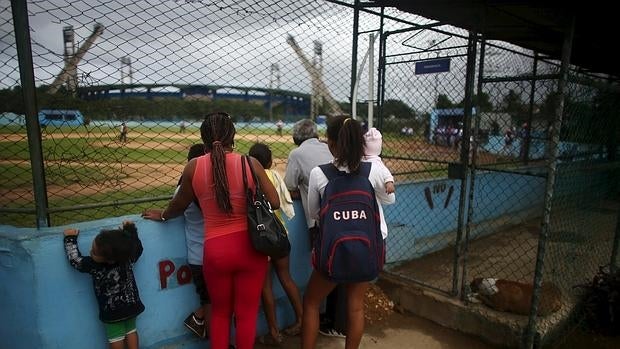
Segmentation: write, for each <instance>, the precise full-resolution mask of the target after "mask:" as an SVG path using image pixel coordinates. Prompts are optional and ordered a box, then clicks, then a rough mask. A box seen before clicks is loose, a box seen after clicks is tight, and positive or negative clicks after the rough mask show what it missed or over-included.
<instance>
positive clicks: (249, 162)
mask: <svg viewBox="0 0 620 349" xmlns="http://www.w3.org/2000/svg"><path fill="white" fill-rule="evenodd" d="M245 157H246V158H247V155H245ZM247 161H248V165H249V166H250V173H252V179H253V180H254V186H256V192H261V190H260V183H258V180H257V179H256V173H255V172H254V167H252V161H250V158H247Z"/></svg>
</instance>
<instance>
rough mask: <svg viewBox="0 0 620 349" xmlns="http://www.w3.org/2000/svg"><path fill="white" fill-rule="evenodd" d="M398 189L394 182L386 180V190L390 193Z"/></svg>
mask: <svg viewBox="0 0 620 349" xmlns="http://www.w3.org/2000/svg"><path fill="white" fill-rule="evenodd" d="M395 191H396V188H395V187H394V182H386V183H385V192H386V193H388V194H392V193H394V192H395Z"/></svg>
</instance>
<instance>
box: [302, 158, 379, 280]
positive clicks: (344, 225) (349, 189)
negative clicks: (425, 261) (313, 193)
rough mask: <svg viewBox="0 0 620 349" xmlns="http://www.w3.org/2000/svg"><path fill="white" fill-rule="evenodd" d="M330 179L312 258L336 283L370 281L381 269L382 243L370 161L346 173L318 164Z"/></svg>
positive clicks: (315, 264)
mask: <svg viewBox="0 0 620 349" xmlns="http://www.w3.org/2000/svg"><path fill="white" fill-rule="evenodd" d="M319 167H320V168H321V170H322V171H323V173H324V174H325V176H326V177H327V179H328V180H329V182H328V183H327V186H326V187H325V192H324V193H323V195H322V197H321V211H320V212H319V236H318V237H317V239H316V240H315V242H314V246H313V247H314V248H313V252H312V262H313V265H314V267H315V269H316V270H318V271H319V272H321V273H323V275H325V276H326V277H327V278H328V279H329V280H331V281H333V282H338V283H346V282H362V281H371V280H374V279H376V278H377V277H378V276H379V272H380V271H381V270H382V269H383V261H384V258H385V247H384V244H383V237H382V235H381V227H380V224H381V222H380V218H379V209H378V206H377V205H378V204H377V200H376V199H375V191H374V188H373V186H372V184H371V183H370V181H369V180H368V175H369V174H370V168H371V164H370V163H368V162H362V163H360V168H359V171H357V172H355V173H346V172H343V171H339V170H338V169H337V168H336V167H335V166H334V165H333V164H331V163H330V164H325V165H321V166H319Z"/></svg>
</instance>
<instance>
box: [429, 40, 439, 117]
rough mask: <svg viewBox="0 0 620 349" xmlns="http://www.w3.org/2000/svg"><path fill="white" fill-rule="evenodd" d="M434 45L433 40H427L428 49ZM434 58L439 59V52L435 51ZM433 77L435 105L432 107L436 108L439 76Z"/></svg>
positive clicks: (434, 41)
mask: <svg viewBox="0 0 620 349" xmlns="http://www.w3.org/2000/svg"><path fill="white" fill-rule="evenodd" d="M436 43H437V41H436V40H435V39H431V40H428V49H431V48H433V46H435V44H436ZM435 57H436V58H439V51H437V53H436V55H435ZM434 75H435V105H434V106H433V107H434V108H436V107H437V103H438V102H439V93H438V91H437V88H438V86H439V76H438V75H437V73H435V74H434Z"/></svg>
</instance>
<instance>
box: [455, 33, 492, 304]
mask: <svg viewBox="0 0 620 349" xmlns="http://www.w3.org/2000/svg"><path fill="white" fill-rule="evenodd" d="M485 50H486V40H484V38H482V41H481V43H480V62H479V63H478V87H477V92H476V95H477V96H478V101H477V102H476V103H475V105H476V106H477V107H478V109H480V103H478V102H479V101H480V96H482V84H483V83H482V81H483V78H484V55H485ZM480 112H482V111H481V110H478V113H480ZM479 129H480V117H477V118H475V119H474V130H473V134H472V135H473V139H474V143H473V151H472V155H471V170H470V171H469V195H468V200H467V222H466V223H465V239H464V241H463V256H462V261H461V300H462V301H466V300H467V299H466V298H467V292H466V290H467V286H468V284H467V253H468V249H469V234H470V232H471V225H472V217H473V216H474V194H475V192H474V188H475V184H476V161H477V154H478V130H479ZM470 146H472V144H470Z"/></svg>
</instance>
